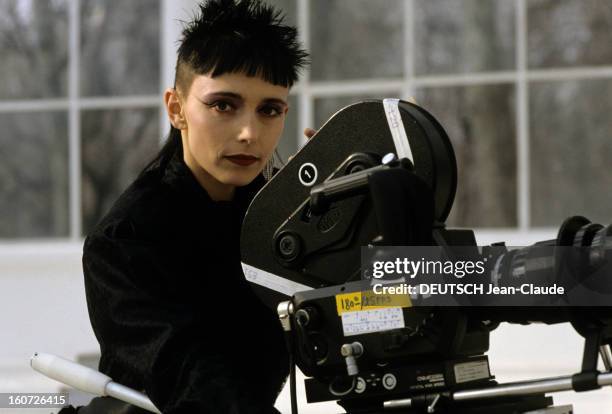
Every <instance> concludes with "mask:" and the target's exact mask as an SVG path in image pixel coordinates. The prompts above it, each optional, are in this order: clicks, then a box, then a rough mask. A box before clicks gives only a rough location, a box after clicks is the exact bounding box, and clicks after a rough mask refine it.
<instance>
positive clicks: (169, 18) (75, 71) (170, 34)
mask: <svg viewBox="0 0 612 414" xmlns="http://www.w3.org/2000/svg"><path fill="white" fill-rule="evenodd" d="M158 1H159V2H160V19H161V21H160V27H161V30H160V37H159V41H160V47H161V48H160V50H161V55H160V59H161V62H160V65H161V71H160V86H159V93H158V94H157V95H139V96H118V97H80V96H79V93H78V92H79V91H78V88H79V76H80V73H79V58H80V54H79V48H80V44H79V40H80V29H81V27H80V13H79V12H80V3H81V0H67V4H68V7H69V48H68V53H69V55H68V58H69V60H68V96H67V97H66V98H61V99H38V100H9V101H0V112H34V111H37V112H40V111H57V110H62V111H66V113H67V116H68V148H69V156H68V162H69V206H70V208H69V223H70V229H69V236H68V237H63V238H43V239H30V238H23V239H21V238H17V239H1V238H0V253H2V252H7V251H11V252H14V251H15V249H17V251H19V249H22V250H23V251H31V249H32V246H40V245H43V246H56V247H57V246H60V248H61V246H64V248H66V249H68V250H70V251H73V249H74V246H75V245H81V244H82V242H83V236H82V235H81V231H82V227H81V225H82V212H81V148H80V145H81V137H80V128H81V125H80V113H81V111H82V110H87V109H116V108H157V109H158V110H159V111H160V115H161V116H160V125H159V131H160V136H159V140H160V144H161V143H162V142H163V140H164V138H165V135H166V133H167V131H168V130H169V127H170V124H169V122H168V119H167V116H166V113H165V109H164V106H163V102H162V98H161V96H162V93H163V90H164V89H165V88H166V87H169V86H171V85H172V84H173V82H174V65H175V61H176V39H179V38H180V35H181V30H182V26H181V21H185V20H187V19H188V18H189V17H190V16H191V10H192V9H193V7H194V6H195V4H196V3H197V0H178V1H177V0H158ZM296 1H297V8H296V12H297V19H296V21H297V25H298V29H299V32H300V36H301V39H302V42H303V44H304V47H306V49H309V46H310V45H309V42H310V40H309V39H310V10H309V4H308V1H309V0H296ZM414 1H415V0H404V2H403V10H402V13H403V16H404V19H403V20H404V25H403V37H404V43H405V45H404V50H405V52H406V53H405V55H404V61H403V62H404V70H403V77H401V78H392V79H353V80H348V81H340V80H339V81H325V82H321V81H319V82H317V81H311V80H310V73H309V70H308V69H306V70H305V71H304V72H303V75H302V77H301V79H300V81H299V82H298V83H297V84H296V85H295V86H294V87H293V88H292V90H291V95H293V96H295V97H296V98H297V101H298V114H297V125H298V132H297V136H295V137H294V139H295V140H296V144H297V146H298V147H300V146H301V145H303V144H304V143H305V138H304V137H303V136H302V134H301V131H303V130H304V128H306V127H314V126H315V125H314V102H315V100H316V99H317V98H323V97H341V96H348V95H354V94H360V93H363V94H367V93H380V92H381V91H401V96H400V98H402V99H407V98H408V97H410V96H413V95H414V92H415V90H417V89H418V88H421V87H442V86H469V85H499V84H512V85H514V86H515V88H516V96H517V99H516V108H515V109H516V114H517V116H516V121H515V122H516V131H517V135H516V143H517V146H516V148H517V201H516V202H517V212H518V217H517V219H518V226H517V227H515V228H475V231H476V234H477V235H481V237H479V239H478V241H479V243H481V244H484V242H490V241H496V240H497V241H498V240H508V239H510V240H516V241H518V240H524V242H523V244H524V245H526V244H529V243H531V242H534V241H537V240H539V239H538V237H542V238H551V237H554V233H555V232H556V228H552V227H545V228H534V227H531V226H530V203H531V200H530V194H529V185H530V176H529V174H530V171H529V167H530V166H529V156H530V151H529V142H530V137H529V116H530V114H529V102H528V99H529V86H530V84H531V83H533V82H538V81H546V82H550V81H566V80H578V79H598V78H604V79H612V65H609V66H597V67H589V66H582V67H580V66H578V67H573V68H547V69H535V70H532V69H529V68H528V65H527V1H528V0H517V1H516V3H515V4H516V6H515V7H516V12H515V22H514V24H515V28H516V30H515V36H516V38H515V45H516V47H515V54H516V56H515V62H516V67H515V68H514V70H508V71H496V72H477V73H469V74H449V75H431V76H417V75H415V70H414V65H413V62H414V60H413V59H412V56H413V55H414V48H415V45H414V36H413V32H412V31H413V29H414V18H413V17H414ZM560 224H561V223H559V225H560ZM528 242H529V243H528ZM54 248H55V247H54ZM54 248H51V249H50V251H53V249H54ZM47 250H49V249H47Z"/></svg>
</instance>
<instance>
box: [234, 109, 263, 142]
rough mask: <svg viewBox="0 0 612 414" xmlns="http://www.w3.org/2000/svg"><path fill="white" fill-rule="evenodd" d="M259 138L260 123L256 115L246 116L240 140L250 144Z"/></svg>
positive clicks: (239, 136)
mask: <svg viewBox="0 0 612 414" xmlns="http://www.w3.org/2000/svg"><path fill="white" fill-rule="evenodd" d="M258 138H259V123H258V120H257V118H256V117H255V116H250V115H247V116H245V117H244V120H243V123H242V125H241V127H240V134H239V135H238V140H239V141H241V142H245V143H247V144H250V143H252V142H254V141H257V139H258Z"/></svg>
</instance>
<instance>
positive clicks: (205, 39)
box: [175, 0, 308, 88]
mask: <svg viewBox="0 0 612 414" xmlns="http://www.w3.org/2000/svg"><path fill="white" fill-rule="evenodd" d="M283 20H284V16H283V15H282V12H281V11H279V10H275V9H274V8H273V7H272V6H270V5H267V4H265V3H262V2H261V1H260V0H210V1H207V2H206V3H203V4H201V5H200V10H199V15H198V16H196V17H195V18H194V19H193V20H192V21H191V22H190V23H189V24H187V25H186V27H185V28H184V30H183V38H182V40H181V44H180V47H179V50H178V59H177V64H176V79H175V86H177V87H183V88H188V87H189V86H190V85H191V81H192V79H193V74H194V73H195V74H211V76H212V77H216V76H219V75H222V74H224V73H235V72H241V73H245V74H246V75H247V76H259V77H261V78H262V79H264V80H266V81H267V82H270V83H272V84H274V85H282V86H287V87H291V86H292V85H293V84H294V83H295V82H296V81H297V78H298V72H299V70H300V69H301V68H303V67H304V66H305V65H306V64H307V57H308V54H307V53H306V51H304V50H302V49H301V48H300V45H299V43H298V41H297V30H296V29H295V28H294V27H291V26H287V25H285V24H283Z"/></svg>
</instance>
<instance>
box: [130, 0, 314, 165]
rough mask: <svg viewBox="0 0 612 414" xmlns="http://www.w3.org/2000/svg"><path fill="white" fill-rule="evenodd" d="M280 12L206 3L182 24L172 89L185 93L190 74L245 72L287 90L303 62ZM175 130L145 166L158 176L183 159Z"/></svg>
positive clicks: (244, 3)
mask: <svg viewBox="0 0 612 414" xmlns="http://www.w3.org/2000/svg"><path fill="white" fill-rule="evenodd" d="M283 20H284V16H283V14H282V12H281V11H280V10H276V9H275V8H274V7H272V6H270V5H268V4H265V3H263V2H262V1H261V0H205V1H204V2H203V3H201V4H200V6H199V12H198V13H197V14H196V15H195V16H194V17H193V19H192V20H191V21H190V22H187V23H186V24H185V27H184V29H183V33H182V38H181V40H180V45H179V48H178V57H177V62H176V72H175V80H174V87H175V88H176V89H178V90H180V91H182V92H184V93H187V92H188V90H189V87H191V83H192V81H193V77H194V75H197V74H211V76H212V77H216V76H220V75H223V74H225V73H245V74H246V75H247V76H258V77H260V78H262V79H264V80H265V81H267V82H270V83H272V84H274V85H281V86H286V87H291V86H293V84H294V83H295V82H296V81H297V79H298V75H299V71H300V70H301V69H302V68H304V67H305V66H306V65H307V64H308V63H309V60H308V53H307V52H306V51H305V50H303V49H302V48H301V46H300V44H299V42H298V40H297V30H296V28H295V27H292V26H288V25H285V24H284V23H283ZM182 150H183V148H182V143H181V132H180V130H178V129H176V128H174V127H173V126H171V127H170V133H169V135H168V138H167V140H166V143H165V144H164V146H163V147H162V149H161V150H160V151H159V153H158V154H157V156H156V157H155V158H154V159H153V160H152V161H151V162H149V164H147V166H146V167H145V168H144V169H143V171H142V173H141V175H142V174H144V173H146V172H147V171H150V170H152V169H159V170H160V171H163V170H164V169H165V166H166V165H167V164H168V162H169V161H170V159H171V158H172V157H173V156H174V155H175V154H177V153H178V154H179V155H180V156H181V157H182V155H183V154H182Z"/></svg>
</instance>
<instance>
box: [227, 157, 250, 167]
mask: <svg viewBox="0 0 612 414" xmlns="http://www.w3.org/2000/svg"><path fill="white" fill-rule="evenodd" d="M225 158H227V159H228V160H230V161H231V162H233V163H234V164H238V165H241V166H247V165H251V164H253V163H255V162H257V160H258V158H257V157H254V156H252V155H228V156H226V157H225Z"/></svg>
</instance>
